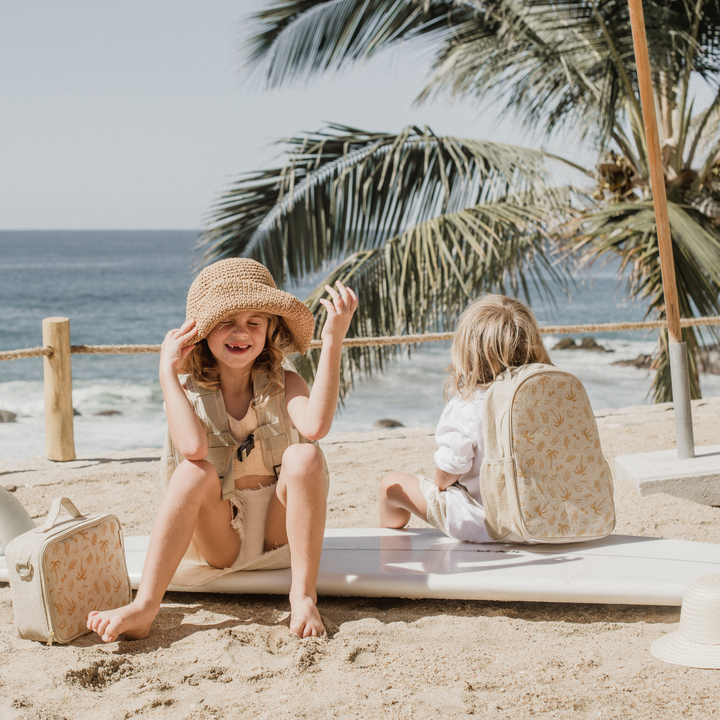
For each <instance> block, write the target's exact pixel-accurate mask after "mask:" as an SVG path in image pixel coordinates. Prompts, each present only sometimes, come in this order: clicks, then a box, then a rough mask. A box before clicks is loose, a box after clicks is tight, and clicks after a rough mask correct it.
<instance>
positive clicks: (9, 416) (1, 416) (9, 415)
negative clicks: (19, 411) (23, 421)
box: [0, 410, 17, 423]
mask: <svg viewBox="0 0 720 720" xmlns="http://www.w3.org/2000/svg"><path fill="white" fill-rule="evenodd" d="M6 422H7V423H10V422H17V415H16V414H15V413H14V412H10V411H9V410H0V423H6Z"/></svg>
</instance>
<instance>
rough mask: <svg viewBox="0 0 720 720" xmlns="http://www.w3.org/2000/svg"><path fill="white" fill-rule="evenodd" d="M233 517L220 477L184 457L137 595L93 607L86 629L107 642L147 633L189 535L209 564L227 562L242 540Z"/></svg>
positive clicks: (164, 505)
mask: <svg viewBox="0 0 720 720" xmlns="http://www.w3.org/2000/svg"><path fill="white" fill-rule="evenodd" d="M231 517H232V509H231V507H230V503H229V502H228V501H223V500H222V496H221V493H220V478H219V477H218V475H217V472H216V471H215V468H214V467H213V466H212V465H211V464H210V463H208V462H205V461H200V462H190V461H188V460H185V461H184V462H182V463H181V464H180V465H178V467H177V469H176V470H175V472H174V473H173V475H172V478H170V482H169V483H168V488H167V492H166V493H165V496H164V497H163V501H162V504H161V505H160V510H159V511H158V515H157V518H156V519H155V525H154V526H153V531H152V535H151V537H150V546H149V548H148V553H147V557H146V559H145V567H144V568H143V574H142V578H141V580H140V587H139V588H138V591H137V594H136V596H135V599H134V600H133V602H131V603H130V604H129V605H125V606H124V607H121V608H117V609H116V610H105V611H102V612H97V611H93V612H91V613H90V615H89V616H88V628H89V629H90V630H93V631H95V632H96V633H97V634H98V635H100V637H101V638H102V639H103V640H104V641H105V642H112V641H113V640H115V638H117V636H118V635H120V634H122V633H124V634H125V635H126V636H127V637H128V638H130V639H137V638H144V637H147V636H148V633H149V632H150V626H151V625H152V622H153V620H154V619H155V616H156V615H157V614H158V611H159V610H160V603H161V602H162V598H163V595H164V594H165V590H167V587H168V585H169V584H170V581H171V580H172V577H173V575H174V574H175V571H176V570H177V567H178V565H179V564H180V561H181V560H182V558H183V555H184V554H185V551H186V550H187V548H188V545H190V540H191V539H192V537H193V534H194V535H195V541H196V542H197V544H198V548H199V550H200V552H201V553H202V555H203V557H204V558H205V559H206V560H207V561H208V562H209V563H210V564H211V565H214V566H215V567H229V566H230V565H232V563H233V562H234V561H235V558H236V557H237V555H238V552H239V549H240V539H239V538H238V535H237V533H236V532H235V530H234V529H233V528H232V526H231V525H230V520H231Z"/></svg>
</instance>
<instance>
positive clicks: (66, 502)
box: [35, 498, 85, 533]
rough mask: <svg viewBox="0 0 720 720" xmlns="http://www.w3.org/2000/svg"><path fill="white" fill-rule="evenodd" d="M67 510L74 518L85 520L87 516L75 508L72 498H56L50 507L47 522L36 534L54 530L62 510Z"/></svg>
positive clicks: (37, 529) (36, 530)
mask: <svg viewBox="0 0 720 720" xmlns="http://www.w3.org/2000/svg"><path fill="white" fill-rule="evenodd" d="M61 508H65V509H66V510H67V511H68V512H69V513H70V514H71V515H72V516H73V518H75V519H77V518H84V517H85V516H84V515H83V514H82V513H81V512H80V511H79V510H78V509H77V508H76V507H75V505H74V503H73V501H72V500H70V498H55V499H54V500H53V501H52V505H51V506H50V512H49V513H48V516H47V518H45V522H44V523H43V524H42V525H40V527H38V528H36V529H35V532H36V533H45V532H47V531H48V530H52V529H53V528H54V527H55V525H56V524H57V519H58V515H59V514H60V509H61Z"/></svg>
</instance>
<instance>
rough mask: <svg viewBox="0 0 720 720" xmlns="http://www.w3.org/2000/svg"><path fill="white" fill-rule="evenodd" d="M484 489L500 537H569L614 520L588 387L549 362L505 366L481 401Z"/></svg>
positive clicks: (488, 521) (600, 530)
mask: <svg viewBox="0 0 720 720" xmlns="http://www.w3.org/2000/svg"><path fill="white" fill-rule="evenodd" d="M483 440H484V451H485V454H484V459H483V465H482V469H481V471H480V492H481V494H482V498H483V504H484V506H485V526H486V528H487V531H488V533H489V534H490V536H491V537H492V538H493V539H495V540H499V541H502V542H515V543H529V544H534V543H571V542H581V541H587V540H594V539H597V538H601V537H604V536H605V535H608V534H610V533H611V532H612V530H613V528H614V527H615V506H614V502H613V483H612V475H611V473H610V468H609V467H608V464H607V462H606V461H605V458H604V457H603V454H602V450H601V448H600V438H599V435H598V430H597V425H596V423H595V416H594V415H593V412H592V408H591V407H590V401H589V400H588V396H587V393H586V392H585V388H584V387H583V386H582V383H581V382H580V381H579V380H578V379H577V378H576V377H575V376H574V375H571V374H570V373H568V372H565V371H563V370H559V369H558V368H556V367H554V366H552V365H544V364H539V363H534V364H530V365H524V366H523V367H520V368H512V369H510V370H506V371H505V372H504V373H502V375H500V376H499V377H498V378H497V379H496V380H495V381H494V382H493V383H491V385H490V386H489V388H488V390H487V392H486V394H485V398H484V401H483Z"/></svg>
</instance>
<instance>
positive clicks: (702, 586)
mask: <svg viewBox="0 0 720 720" xmlns="http://www.w3.org/2000/svg"><path fill="white" fill-rule="evenodd" d="M650 652H651V653H652V654H653V655H654V656H655V657H656V658H658V659H659V660H664V661H665V662H669V663H673V664H675V665H688V666H690V667H696V668H708V669H718V668H720V575H704V576H703V577H700V578H697V579H696V580H693V581H692V582H691V583H690V584H689V585H688V586H687V589H686V590H685V594H684V595H683V601H682V609H681V610H680V625H679V627H678V629H677V630H675V631H674V632H671V633H668V634H667V635H665V636H663V637H661V638H660V639H659V640H656V641H655V642H654V643H653V644H652V646H651V647H650Z"/></svg>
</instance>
